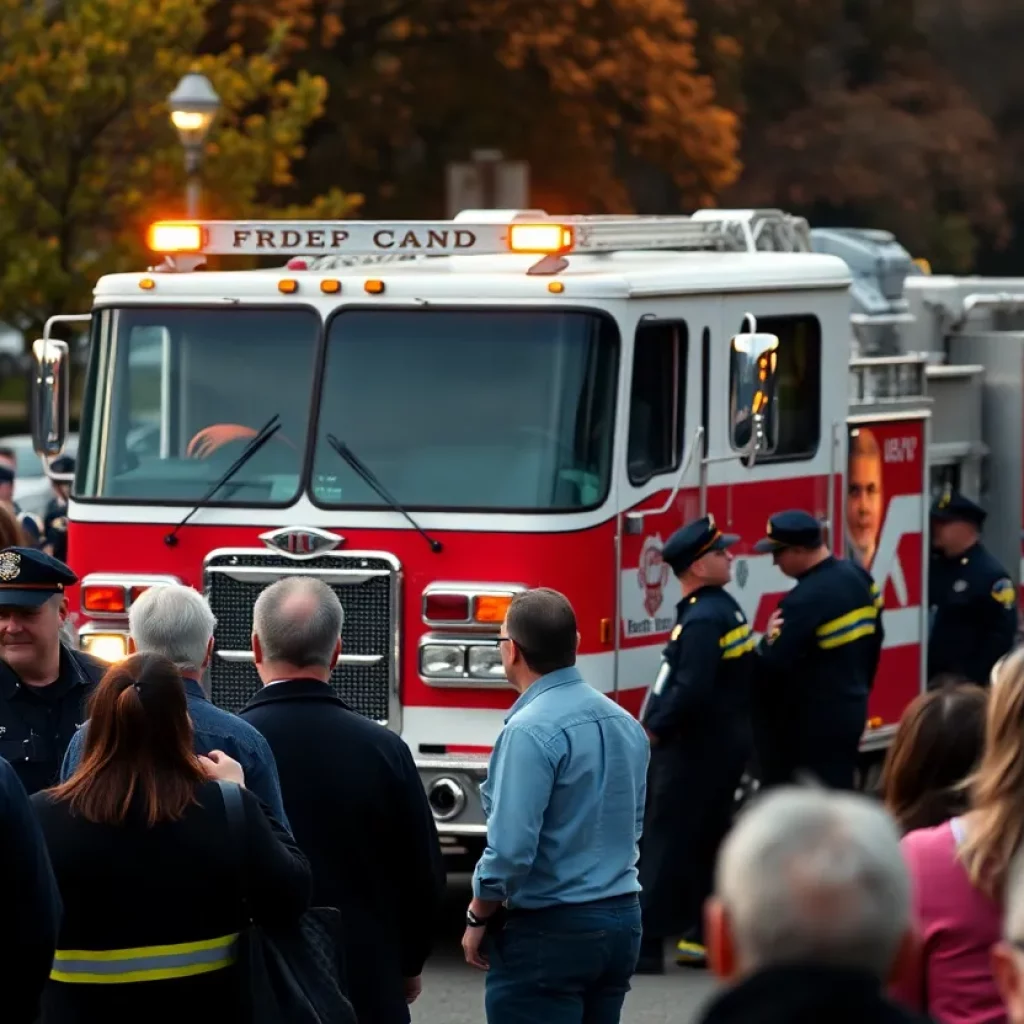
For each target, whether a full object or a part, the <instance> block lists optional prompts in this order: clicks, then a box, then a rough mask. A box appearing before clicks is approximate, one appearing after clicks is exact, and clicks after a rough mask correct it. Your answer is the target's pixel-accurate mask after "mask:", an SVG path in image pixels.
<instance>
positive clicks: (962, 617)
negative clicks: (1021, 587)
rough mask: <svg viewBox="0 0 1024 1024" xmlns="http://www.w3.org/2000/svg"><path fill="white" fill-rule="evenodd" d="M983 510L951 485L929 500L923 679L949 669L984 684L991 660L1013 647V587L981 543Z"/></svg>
mask: <svg viewBox="0 0 1024 1024" xmlns="http://www.w3.org/2000/svg"><path fill="white" fill-rule="evenodd" d="M985 516H986V513H985V510H984V509H983V508H981V507H980V506H978V505H976V504H975V503H974V502H973V501H971V500H970V499H969V498H965V497H964V496H963V495H962V494H957V493H956V492H955V491H953V490H952V489H951V488H947V489H946V490H945V491H944V492H943V494H941V495H940V496H939V497H938V498H937V499H936V500H935V502H934V503H933V504H932V507H931V520H932V546H933V547H934V549H935V554H934V556H933V558H932V564H931V571H930V574H929V579H928V604H929V606H930V608H931V628H930V632H929V637H928V678H929V679H935V678H937V677H938V676H940V675H942V674H945V673H953V674H956V675H959V676H963V677H964V678H966V679H969V680H971V681H972V682H975V683H978V684H980V685H981V686H987V685H988V681H989V674H990V673H991V671H992V666H993V665H994V664H995V663H996V662H997V661H998V660H999V659H1000V658H1001V657H1002V656H1003V655H1004V654H1006V652H1007V651H1009V650H1010V648H1012V647H1013V643H1014V639H1015V637H1016V632H1017V588H1016V587H1015V586H1014V585H1013V580H1011V579H1010V575H1009V573H1008V572H1007V571H1006V570H1005V569H1004V568H1003V567H1002V566H1001V565H1000V564H999V563H998V562H997V561H996V560H995V558H993V557H992V555H991V554H990V553H989V552H988V550H987V549H986V548H985V546H984V545H983V544H982V543H981V540H980V537H981V528H982V525H983V524H984V522H985Z"/></svg>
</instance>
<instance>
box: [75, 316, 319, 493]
mask: <svg viewBox="0 0 1024 1024" xmlns="http://www.w3.org/2000/svg"><path fill="white" fill-rule="evenodd" d="M319 336H320V318H319V317H318V316H317V314H316V313H314V312H313V311H312V310H308V309H295V308H292V309H279V308H278V309H239V308H237V307H235V308H232V307H229V306H225V307H223V308H217V309H198V308H194V307H193V308H188V307H162V308H160V307H152V306H146V307H133V308H127V309H105V310H102V311H100V312H99V313H98V314H97V315H96V316H95V317H94V318H93V348H94V352H93V358H92V362H91V367H90V371H89V380H88V383H87V386H86V391H85V396H84V399H83V405H82V438H81V442H80V444H79V454H78V459H79V462H80V463H84V464H83V465H82V469H81V472H80V474H79V477H78V482H79V489H78V492H77V493H78V495H79V496H80V497H82V498H85V499H89V498H100V499H106V500H115V501H140V502H149V503H151V502H166V503H176V504H182V505H192V504H195V503H196V502H198V501H199V500H200V499H201V498H202V497H203V496H204V495H205V494H206V493H207V492H208V491H209V490H210V488H211V487H212V486H213V484H214V483H216V481H217V480H218V479H219V478H220V477H222V476H223V475H224V473H225V471H226V470H227V469H228V468H229V467H230V466H231V465H232V464H233V463H234V462H235V460H237V459H238V457H239V456H240V455H241V454H242V452H243V451H244V450H245V448H246V445H247V444H248V443H249V441H251V440H252V438H253V437H254V436H255V435H256V433H257V431H258V430H259V428H260V427H261V426H262V424H263V423H264V422H265V421H266V419H267V416H268V415H270V414H271V413H272V412H280V417H281V418H280V429H279V430H278V431H277V433H276V434H275V435H274V437H273V438H271V439H270V440H269V441H268V443H266V444H264V445H263V446H262V447H260V449H259V450H258V451H257V452H255V454H254V455H253V457H252V458H251V459H249V460H248V461H247V462H246V463H245V465H244V466H243V467H242V468H241V469H240V470H239V471H238V472H237V473H235V474H234V475H233V476H232V477H231V479H230V481H229V482H228V483H226V484H225V485H224V486H223V487H222V488H219V489H218V491H217V492H216V493H215V494H214V495H213V496H212V497H211V498H210V499H209V503H210V504H225V503H232V502H234V503H239V504H246V505H259V504H282V505H283V504H290V503H291V502H292V501H294V500H295V499H296V498H297V497H298V494H299V487H300V483H301V477H302V467H303V456H304V451H305V444H306V436H307V433H308V425H309V408H310V404H311V400H312V398H313V379H314V364H315V360H316V354H317V343H318V340H319Z"/></svg>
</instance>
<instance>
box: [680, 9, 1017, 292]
mask: <svg viewBox="0 0 1024 1024" xmlns="http://www.w3.org/2000/svg"><path fill="white" fill-rule="evenodd" d="M930 2H940V0H930ZM941 2H946V0H941ZM949 2H957V0H949ZM971 2H974V3H996V2H998V0H971ZM691 5H692V7H693V11H694V14H695V17H696V18H697V21H698V24H699V25H700V30H701V31H700V35H699V37H698V39H697V49H698V53H699V54H700V55H701V57H702V58H703V59H704V60H705V62H706V64H707V66H709V67H710V68H711V70H712V72H713V73H714V75H715V79H716V82H717V83H718V89H719V93H720V95H722V96H723V98H724V99H725V100H726V101H727V102H729V103H730V104H732V105H733V106H734V107H735V109H736V110H737V111H738V112H739V113H740V114H741V116H742V118H743V123H744V136H743V148H742V158H743V163H744V174H743V177H742V179H741V180H740V181H739V182H738V183H737V185H736V186H735V188H734V189H732V190H731V191H730V192H729V193H728V194H727V195H726V196H724V197H723V199H724V201H725V202H728V203H730V204H735V205H739V206H746V205H782V206H786V207H788V208H790V209H792V210H793V211H794V212H798V213H803V214H805V215H807V216H809V217H810V219H811V221H812V223H813V224H818V225H848V226H854V227H878V228H886V229H888V230H891V231H893V232H894V233H895V234H896V235H897V237H898V238H899V239H900V241H901V242H902V243H903V244H904V245H905V246H907V247H908V248H909V249H911V250H912V251H913V253H914V255H916V256H927V257H929V258H930V259H931V261H932V263H933V265H935V266H936V268H939V269H946V270H950V271H961V272H962V271H964V270H966V269H968V268H969V267H970V266H971V265H972V264H973V262H974V259H975V253H976V251H977V249H978V247H979V246H981V245H983V244H986V243H989V244H997V245H998V244H1002V243H1003V242H1005V240H1006V216H1005V209H1004V205H1003V194H1002V189H1003V175H1002V170H1003V168H1002V163H1001V157H1000V152H999V150H1000V146H999V139H998V135H997V132H996V130H995V128H994V126H993V124H992V121H991V119H990V118H989V117H988V116H987V114H986V112H985V111H984V110H982V109H981V108H980V107H979V105H978V103H977V102H976V100H975V99H974V97H972V96H971V95H970V94H969V93H968V92H967V91H966V90H965V89H964V88H963V87H962V86H961V85H960V84H959V82H958V81H957V80H956V77H955V76H954V75H953V74H951V73H950V72H949V71H948V70H947V69H946V68H945V67H944V66H943V65H942V64H940V63H939V62H938V61H937V60H936V59H935V58H934V57H933V56H932V55H931V54H930V53H929V47H928V43H927V40H926V38H925V37H924V36H923V35H922V33H921V31H920V26H919V24H918V21H919V19H918V17H917V15H918V12H917V11H916V10H915V5H914V4H911V3H882V2H870V0H773V2H772V3H764V2H763V0H691ZM723 38H725V39H728V40H729V41H730V43H734V44H735V45H730V46H727V47H724V48H723V47H722V46H721V40H722V39H723ZM712 56H715V57H716V59H715V60H712Z"/></svg>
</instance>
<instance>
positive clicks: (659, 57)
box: [208, 0, 739, 216]
mask: <svg viewBox="0 0 1024 1024" xmlns="http://www.w3.org/2000/svg"><path fill="white" fill-rule="evenodd" d="M282 18H283V19H286V20H288V21H289V22H290V33H289V35H288V37H287V39H286V40H285V44H284V45H285V48H286V50H287V52H289V53H291V54H292V62H293V66H296V67H298V66H301V67H304V68H306V69H309V70H313V71H315V72H316V73H317V74H320V75H323V76H324V77H325V78H326V79H327V80H328V82H329V83H330V86H331V89H330V95H329V98H328V101H327V116H326V117H325V118H324V119H323V120H322V121H321V122H320V123H319V124H318V125H317V126H315V127H314V129H313V131H312V133H311V136H310V144H309V155H308V158H307V159H306V160H305V161H304V162H303V168H302V174H303V186H304V188H305V190H306V193H307V194H309V192H310V191H316V190H319V189H322V188H324V187H326V186H327V185H329V184H330V182H331V180H332V178H333V175H335V174H336V173H337V172H338V169H339V168H340V169H342V170H343V171H344V174H345V177H346V180H347V181H350V182H352V183H353V185H354V186H355V187H357V188H358V189H359V191H360V192H361V193H363V194H365V195H366V197H367V208H368V210H369V211H370V212H371V213H373V214H374V215H402V216H410V215H411V216H430V215H437V214H439V213H440V212H441V210H442V201H443V184H444V166H445V163H446V162H447V161H449V160H459V159H465V158H466V157H467V156H468V155H469V153H470V151H471V150H473V149H476V148H483V147H492V148H497V149H500V150H502V151H503V152H504V153H505V154H506V156H508V157H512V158H520V159H526V160H528V161H529V162H530V165H531V174H532V181H533V196H532V200H533V203H534V204H535V205H539V206H543V207H544V208H548V209H551V210H557V211H559V212H568V211H572V212H602V211H615V212H623V211H628V210H629V209H631V208H635V207H637V206H638V205H639V206H644V205H650V201H649V200H647V201H645V199H644V196H643V195H642V192H643V187H644V182H645V180H647V179H649V178H650V176H651V174H652V173H653V174H655V175H656V176H660V177H661V178H663V179H664V180H665V182H667V183H669V184H670V185H671V188H672V190H673V191H674V194H675V195H677V196H678V197H679V198H680V200H681V201H683V202H685V203H687V204H689V205H691V206H695V205H704V204H707V203H709V202H712V201H713V200H714V198H715V197H716V196H717V195H718V194H719V193H720V192H721V191H722V190H723V189H724V188H726V187H727V186H728V185H729V184H730V183H731V182H732V181H734V180H735V178H736V176H737V174H738V172H739V164H738V161H737V158H736V156H737V128H738V125H737V119H736V117H735V115H734V114H733V113H732V112H730V111H729V110H727V109H726V108H725V107H724V106H722V105H721V104H720V103H718V102H717V101H716V98H715V88H714V83H713V81H712V80H711V78H710V77H709V76H708V75H706V74H704V73H702V71H701V69H700V66H699V64H698V61H697V59H696V55H695V51H694V46H693V40H694V36H695V33H696V26H695V25H694V23H693V21H692V20H691V19H690V18H689V17H688V16H687V8H686V3H685V0H569V2H565V3H547V4H538V3H536V0H220V2H219V3H218V4H217V5H216V6H215V7H214V9H213V11H212V17H211V32H210V35H209V36H208V43H209V45H210V46H211V47H213V48H217V47H219V46H223V45H224V44H225V43H226V42H228V41H230V40H235V41H238V42H241V43H242V44H243V45H244V46H245V48H246V50H247V51H252V50H258V49H259V48H261V47H263V46H265V45H266V40H267V38H268V33H269V31H270V25H271V24H272V23H273V22H274V21H275V20H277V19H282Z"/></svg>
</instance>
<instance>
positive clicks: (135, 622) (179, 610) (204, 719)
mask: <svg viewBox="0 0 1024 1024" xmlns="http://www.w3.org/2000/svg"><path fill="white" fill-rule="evenodd" d="M216 625H217V620H216V619H215V618H214V615H213V612H212V611H211V609H210V606H209V605H208V604H207V603H206V600H205V599H204V598H203V596H202V595H201V594H200V593H199V592H198V591H195V590H193V589H192V588H191V587H183V586H179V585H178V584H167V585H162V586H156V587H151V588H150V589H149V590H147V591H145V592H144V593H143V594H142V596H141V597H139V598H138V599H137V600H136V601H135V603H134V604H133V605H132V607H131V610H130V611H129V620H128V628H129V632H130V634H131V636H130V646H131V648H132V650H133V651H139V652H140V653H143V654H160V655H162V656H163V657H165V658H167V659H168V660H170V661H173V662H174V664H175V665H177V666H178V669H179V671H180V672H181V674H182V677H183V678H184V681H185V697H186V700H187V701H188V713H189V717H190V718H191V719H192V726H193V731H194V734H195V738H194V743H195V750H196V753H197V754H209V753H210V752H211V751H213V750H222V751H223V752H224V753H225V754H227V755H228V756H229V757H233V758H234V759H235V760H236V761H237V762H238V763H239V764H240V765H241V766H242V770H243V771H244V772H245V788H246V789H248V790H249V791H250V792H251V793H254V794H255V795H256V796H258V797H259V798H260V800H262V801H263V803H264V804H266V805H267V808H268V810H269V811H270V813H271V814H273V816H274V817H275V818H276V819H277V820H278V821H279V822H281V824H282V825H284V826H285V827H286V828H288V827H289V825H288V818H287V816H286V815H285V812H284V803H283V801H282V799H281V783H280V781H279V780H278V776H277V765H276V764H275V762H274V755H273V753H272V752H271V750H270V745H269V744H268V743H267V741H266V740H265V739H264V738H263V736H262V735H261V734H260V733H259V732H257V731H256V729H255V728H253V726H251V725H250V724H249V723H248V722H245V721H243V720H242V719H241V718H239V717H238V716H237V715H233V714H231V713H230V712H229V711H225V710H224V709H223V708H218V707H217V706H216V705H214V704H212V703H210V700H209V699H208V698H207V696H206V693H205V692H204V690H203V687H202V684H201V683H200V682H199V680H200V679H201V678H202V676H203V673H204V672H205V671H206V666H207V665H208V664H209V661H210V658H211V657H212V656H213V630H214V627H215V626H216ZM87 728H88V724H86V726H84V727H83V728H81V729H79V730H78V732H76V733H75V735H74V737H73V738H72V740H71V744H70V746H69V747H68V751H67V754H66V755H65V757H64V764H63V765H62V767H61V772H60V776H61V781H62V782H63V781H65V780H66V779H67V778H68V777H69V776H70V775H71V773H72V772H73V771H74V770H75V768H76V767H77V766H78V762H79V761H80V760H81V756H82V751H83V749H84V746H85V730H86V729H87Z"/></svg>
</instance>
